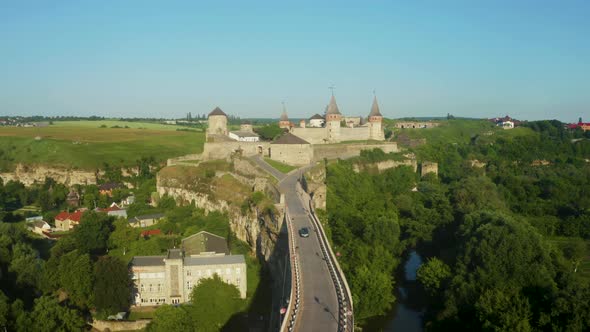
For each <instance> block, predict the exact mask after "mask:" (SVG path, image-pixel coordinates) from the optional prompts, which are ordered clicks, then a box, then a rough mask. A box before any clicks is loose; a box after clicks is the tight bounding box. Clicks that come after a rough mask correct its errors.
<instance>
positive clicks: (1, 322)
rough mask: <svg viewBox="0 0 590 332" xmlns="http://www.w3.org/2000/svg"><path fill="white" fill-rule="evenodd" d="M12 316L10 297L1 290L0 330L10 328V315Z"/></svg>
mask: <svg viewBox="0 0 590 332" xmlns="http://www.w3.org/2000/svg"><path fill="white" fill-rule="evenodd" d="M9 314H10V303H9V302H8V297H7V296H6V295H4V292H2V291H1V290H0V328H2V327H3V328H4V329H5V330H6V327H7V326H8V319H9V317H8V315H9Z"/></svg>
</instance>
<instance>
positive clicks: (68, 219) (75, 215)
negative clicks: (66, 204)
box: [55, 210, 84, 231]
mask: <svg viewBox="0 0 590 332" xmlns="http://www.w3.org/2000/svg"><path fill="white" fill-rule="evenodd" d="M83 214H84V210H76V211H75V212H72V213H70V212H67V211H62V212H60V213H59V214H58V215H57V216H55V228H56V229H57V230H60V231H69V230H70V229H73V228H74V227H76V226H78V225H79V224H80V219H82V215H83Z"/></svg>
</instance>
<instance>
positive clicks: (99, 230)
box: [73, 211, 112, 254]
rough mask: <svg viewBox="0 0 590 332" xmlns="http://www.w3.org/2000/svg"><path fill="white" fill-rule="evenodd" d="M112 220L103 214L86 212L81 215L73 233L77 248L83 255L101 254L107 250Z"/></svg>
mask: <svg viewBox="0 0 590 332" xmlns="http://www.w3.org/2000/svg"><path fill="white" fill-rule="evenodd" d="M111 223H112V218H111V217H109V216H107V215H106V214H104V213H96V212H94V211H88V212H86V213H84V214H83V215H82V218H81V220H80V225H79V226H78V227H76V229H75V231H74V234H73V235H74V237H75V239H76V242H77V244H78V248H79V249H80V250H81V251H82V252H85V253H91V254H101V253H104V252H105V250H106V248H107V241H108V238H109V235H110V233H111Z"/></svg>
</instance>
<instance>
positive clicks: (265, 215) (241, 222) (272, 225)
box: [156, 158, 284, 261]
mask: <svg viewBox="0 0 590 332" xmlns="http://www.w3.org/2000/svg"><path fill="white" fill-rule="evenodd" d="M232 162H233V163H234V166H233V168H234V170H233V171H231V172H227V171H217V172H215V176H216V177H223V176H224V175H225V174H229V175H231V176H232V177H233V178H234V179H236V180H238V181H239V182H240V183H242V184H244V185H245V186H247V187H248V188H250V190H251V191H252V192H254V191H262V192H264V193H266V194H267V195H268V196H269V197H271V198H273V200H274V201H275V202H278V200H279V197H280V194H279V192H278V190H277V188H276V187H275V186H274V184H272V183H271V182H270V181H269V180H268V177H267V175H266V174H265V173H263V172H262V171H261V170H259V169H258V168H257V167H256V166H254V165H252V164H250V162H248V161H246V160H241V159H238V158H236V159H234V160H232ZM185 180H186V179H185ZM189 182H190V181H189ZM195 188H199V186H197V185H191V184H189V183H184V182H183V181H182V180H180V179H176V178H174V177H172V176H169V175H168V176H166V177H165V178H164V176H163V175H161V174H158V176H157V177H156V189H157V192H158V195H159V196H160V197H161V196H163V195H168V196H170V197H172V198H174V199H175V200H176V202H177V203H178V204H194V205H195V206H196V207H198V208H200V209H203V210H204V211H205V213H210V212H212V211H220V212H222V213H227V215H228V217H229V222H230V229H231V231H232V232H233V233H234V234H235V235H236V237H237V238H238V239H239V240H241V241H244V242H246V243H248V244H249V245H250V247H251V248H253V251H254V252H255V253H256V254H257V255H258V256H259V257H262V258H264V260H265V261H268V260H269V259H270V257H271V255H272V254H273V252H274V250H275V244H276V243H277V240H278V237H279V233H280V229H281V226H282V222H281V221H282V219H283V218H284V208H283V207H282V205H280V204H275V207H276V211H278V213H276V214H274V213H272V212H262V211H258V209H256V208H254V209H252V208H251V209H249V210H248V211H245V212H244V211H243V210H242V208H241V206H239V204H236V202H233V203H232V202H228V201H225V200H223V199H220V198H219V197H215V196H216V195H214V194H213V195H211V193H210V192H200V191H199V189H195ZM204 189H205V188H204ZM204 191H206V190H204Z"/></svg>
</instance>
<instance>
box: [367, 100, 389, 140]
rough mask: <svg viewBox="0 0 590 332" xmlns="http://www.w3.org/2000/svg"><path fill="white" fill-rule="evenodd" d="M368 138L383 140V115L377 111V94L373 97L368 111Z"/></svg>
mask: <svg viewBox="0 0 590 332" xmlns="http://www.w3.org/2000/svg"><path fill="white" fill-rule="evenodd" d="M368 120H369V139H374V140H377V141H383V140H385V134H384V133H383V115H381V112H380V111H379V104H378V103H377V96H375V97H374V98H373V105H372V106H371V112H370V113H369V119H368Z"/></svg>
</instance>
